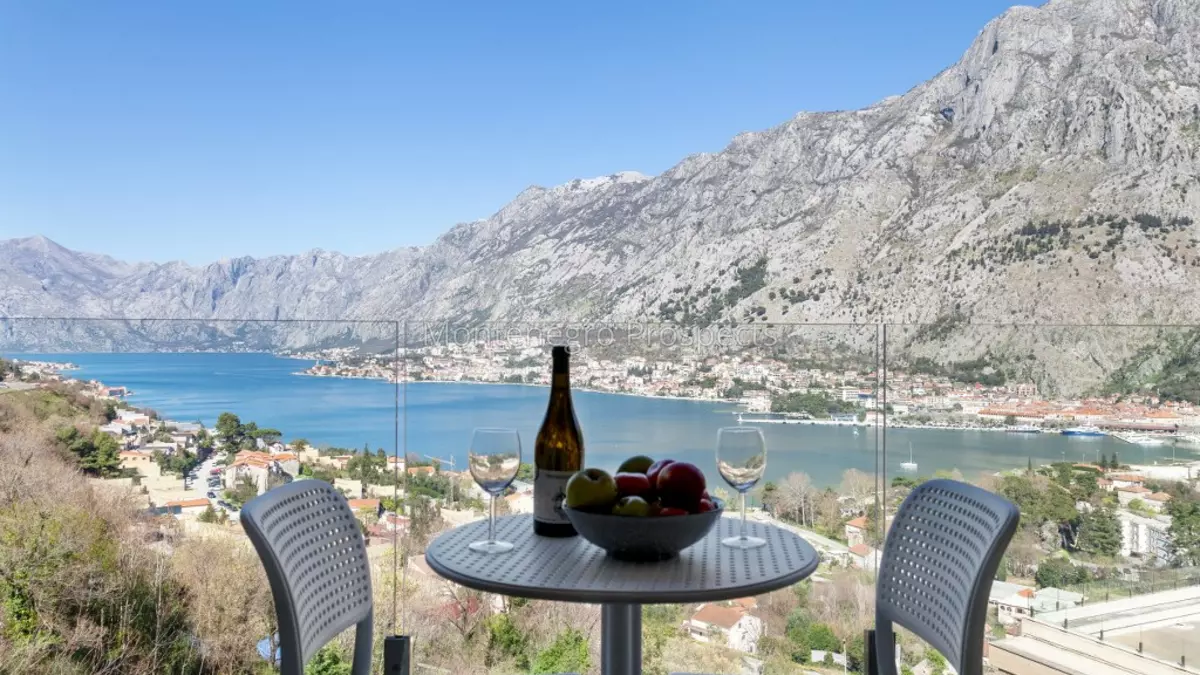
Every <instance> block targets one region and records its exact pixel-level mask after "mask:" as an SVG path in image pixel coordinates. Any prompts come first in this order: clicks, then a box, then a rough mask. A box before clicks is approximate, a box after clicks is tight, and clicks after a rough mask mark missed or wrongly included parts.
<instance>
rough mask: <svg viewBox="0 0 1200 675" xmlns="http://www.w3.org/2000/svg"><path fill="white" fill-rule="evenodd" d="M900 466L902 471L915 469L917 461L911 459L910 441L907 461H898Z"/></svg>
mask: <svg viewBox="0 0 1200 675" xmlns="http://www.w3.org/2000/svg"><path fill="white" fill-rule="evenodd" d="M900 468H901V469H903V470H904V471H916V470H917V463H916V462H914V461H913V451H912V443H909V444H908V461H907V462H900Z"/></svg>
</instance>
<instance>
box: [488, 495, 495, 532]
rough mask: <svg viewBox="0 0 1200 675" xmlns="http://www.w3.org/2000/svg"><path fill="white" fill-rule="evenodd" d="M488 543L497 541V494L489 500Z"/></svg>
mask: <svg viewBox="0 0 1200 675" xmlns="http://www.w3.org/2000/svg"><path fill="white" fill-rule="evenodd" d="M488 543H491V544H494V543H496V495H494V494H493V495H492V499H491V501H489V502H488Z"/></svg>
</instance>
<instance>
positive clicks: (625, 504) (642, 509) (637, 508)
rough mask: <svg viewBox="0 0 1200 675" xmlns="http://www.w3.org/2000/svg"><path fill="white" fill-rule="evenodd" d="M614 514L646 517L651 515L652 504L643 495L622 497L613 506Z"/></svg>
mask: <svg viewBox="0 0 1200 675" xmlns="http://www.w3.org/2000/svg"><path fill="white" fill-rule="evenodd" d="M612 513H613V515H614V516H636V517H638V518H645V517H646V516H648V515H650V504H649V503H647V502H646V500H645V499H642V498H641V497H635V496H629V497H621V499H620V500H618V501H617V503H616V505H615V506H613V508H612Z"/></svg>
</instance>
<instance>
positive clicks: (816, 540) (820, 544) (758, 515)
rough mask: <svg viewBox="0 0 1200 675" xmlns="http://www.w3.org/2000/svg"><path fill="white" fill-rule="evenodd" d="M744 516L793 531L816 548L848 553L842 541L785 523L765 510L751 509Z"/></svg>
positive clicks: (847, 548)
mask: <svg viewBox="0 0 1200 675" xmlns="http://www.w3.org/2000/svg"><path fill="white" fill-rule="evenodd" d="M746 517H747V518H749V519H750V520H757V521H758V522H760V523H770V524H772V525H776V526H778V527H782V528H783V529H785V530H789V531H791V532H795V533H796V534H798V535H800V537H801V538H802V539H804V540H805V541H807V542H808V543H810V544H812V545H813V546H815V547H816V548H817V549H818V550H822V551H827V552H829V553H836V554H839V555H846V554H848V553H850V547H849V546H846V545H845V544H843V543H842V542H840V541H835V540H833V539H830V538H829V537H825V536H822V535H819V534H817V533H816V532H813V531H812V530H806V529H804V528H802V527H797V526H795V525H792V524H791V523H785V522H783V521H782V520H779V519H778V518H776V517H774V516H772V515H771V514H769V513H767V512H766V511H762V510H759V509H751V510H749V511H747V512H746Z"/></svg>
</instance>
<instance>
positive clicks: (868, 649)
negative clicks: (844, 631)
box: [862, 628, 879, 675]
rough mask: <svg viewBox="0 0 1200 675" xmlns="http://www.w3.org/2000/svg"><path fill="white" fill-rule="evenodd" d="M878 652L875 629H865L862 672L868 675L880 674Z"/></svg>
mask: <svg viewBox="0 0 1200 675" xmlns="http://www.w3.org/2000/svg"><path fill="white" fill-rule="evenodd" d="M878 662H879V660H878V654H876V653H875V629H873V628H868V629H866V630H864V631H863V664H862V672H864V673H866V674H867V675H879V666H878Z"/></svg>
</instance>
